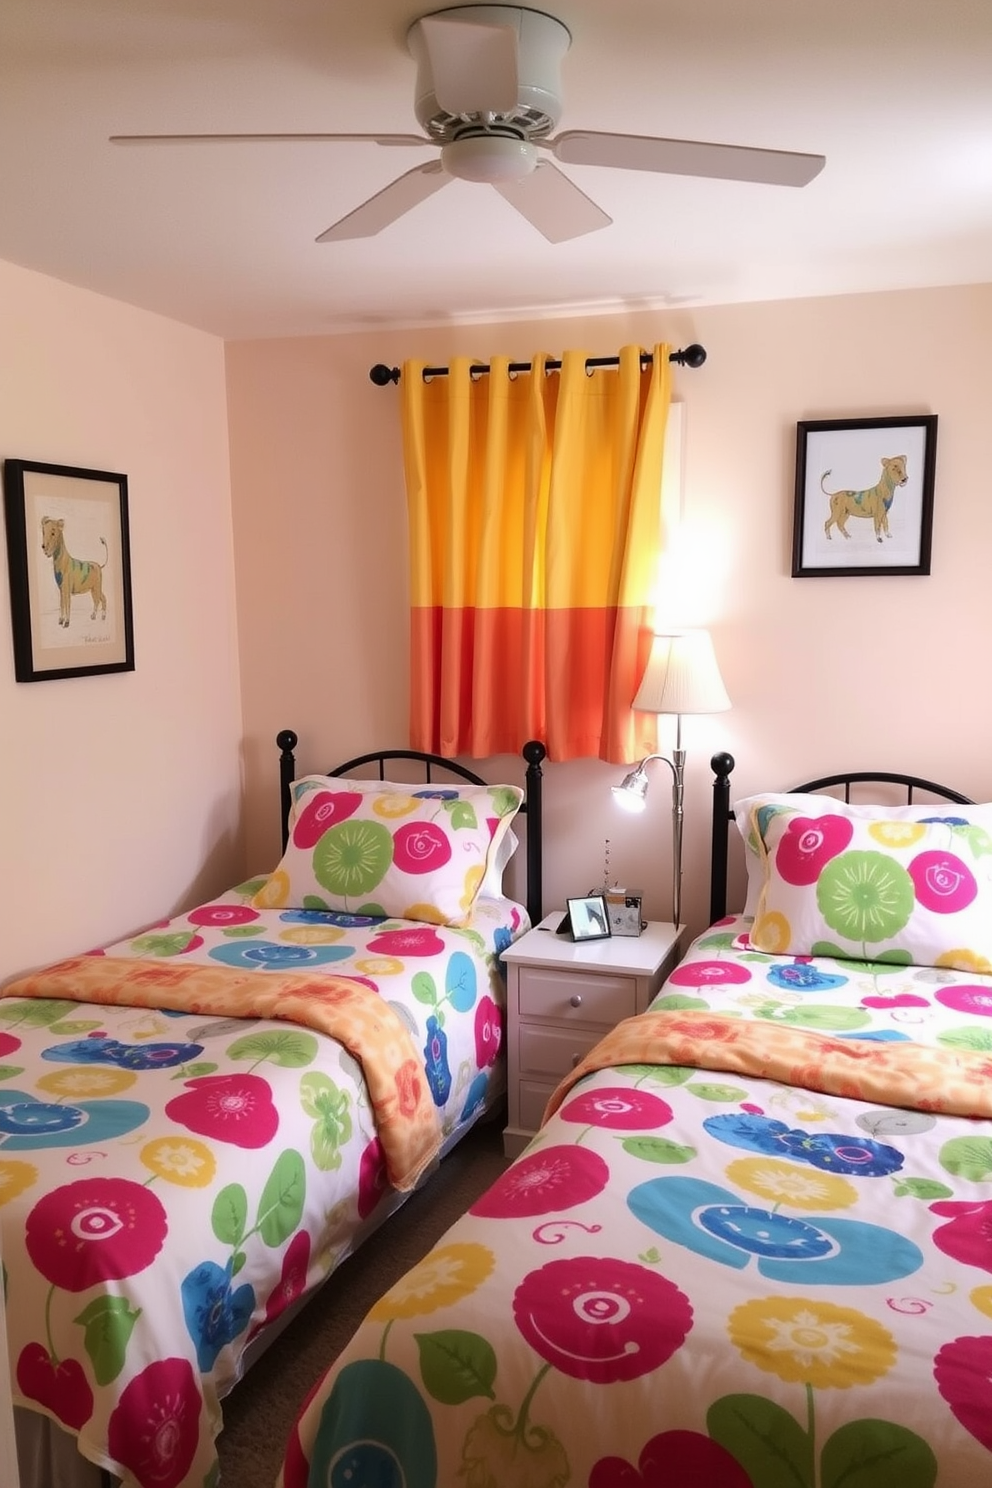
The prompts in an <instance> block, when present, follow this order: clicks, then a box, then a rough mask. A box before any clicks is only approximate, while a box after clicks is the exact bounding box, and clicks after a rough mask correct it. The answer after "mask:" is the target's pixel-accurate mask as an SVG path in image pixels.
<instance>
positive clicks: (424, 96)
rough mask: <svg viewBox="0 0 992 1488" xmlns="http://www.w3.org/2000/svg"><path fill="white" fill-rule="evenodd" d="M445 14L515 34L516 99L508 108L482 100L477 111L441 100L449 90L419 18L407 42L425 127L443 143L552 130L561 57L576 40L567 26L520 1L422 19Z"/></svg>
mask: <svg viewBox="0 0 992 1488" xmlns="http://www.w3.org/2000/svg"><path fill="white" fill-rule="evenodd" d="M442 18H443V19H444V20H445V21H449V20H450V21H455V22H466V23H472V24H475V25H478V26H480V27H489V28H492V27H499V28H504V29H507V30H509V31H511V32H512V33H513V36H514V38H515V49H516V102H515V103H513V104H512V105H511V106H510V107H509V108H505V109H504V108H500V109H498V110H492V109H490V108H486V107H483V106H481V105H480V107H479V109H478V111H476V110H475V109H473V108H471V107H470V108H469V109H468V110H467V111H460V112H459V113H457V114H454V113H452V112H451V110H450V108H445V107H444V105H443V103H441V102H439V100H438V93H439V92H440V93H441V94H442V96H443V95H444V92H445V89H444V86H443V83H442V84H441V86H440V87H439V85H438V82H437V81H436V79H435V76H434V68H433V66H432V63H431V56H430V48H429V46H428V43H427V41H426V40H425V36H424V29H423V26H422V23H421V21H414V23H413V25H412V26H411V27H410V30H409V32H408V33H407V47H408V48H409V51H410V53H411V55H412V57H413V59H414V61H415V62H416V64H417V82H416V88H415V92H414V112H415V113H416V116H417V120H418V122H419V123H420V125H421V127H422V128H423V129H424V131H425V132H426V133H427V134H428V135H430V136H431V138H432V139H436V140H437V141H438V142H439V143H441V144H447V143H448V142H449V141H452V140H458V139H463V138H465V137H466V136H471V135H476V136H477V135H483V134H490V135H497V136H499V135H502V136H503V137H504V138H511V139H518V140H532V139H545V138H546V137H547V136H548V135H550V134H551V133H552V131H553V130H554V128H555V126H556V125H557V123H558V121H559V119H560V118H561V112H562V99H561V62H562V58H563V57H564V55H565V53H566V52H567V51H568V48H569V46H570V45H571V40H572V38H571V35H570V34H569V31H568V29H567V27H565V26H563V25H562V23H561V21H558V20H555V18H554V17H553V16H549V15H545V14H544V13H543V12H542V11H539V10H527V9H525V8H523V7H521V6H515V5H459V6H455V7H452V8H451V9H449V10H444V11H436V12H434V15H433V16H432V17H424V18H423V19H442ZM482 91H483V92H485V91H486V90H485V89H483V90H482ZM506 101H507V102H509V100H506Z"/></svg>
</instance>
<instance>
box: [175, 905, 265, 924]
mask: <svg viewBox="0 0 992 1488" xmlns="http://www.w3.org/2000/svg"><path fill="white" fill-rule="evenodd" d="M186 918H187V919H188V920H189V922H190V924H191V925H212V926H214V927H216V928H217V929H220V930H224V929H226V928H227V927H228V926H229V925H250V924H251V922H252V921H253V920H258V919H261V915H260V914H259V912H258V910H257V909H249V908H248V905H247V904H201V905H200V906H199V907H198V908H197V909H193V910H190V912H189V914H188V915H187V916H186Z"/></svg>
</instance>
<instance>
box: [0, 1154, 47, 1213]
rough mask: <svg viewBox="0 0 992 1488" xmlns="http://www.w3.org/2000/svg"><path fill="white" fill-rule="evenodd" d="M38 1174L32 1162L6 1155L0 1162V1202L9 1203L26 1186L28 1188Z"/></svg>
mask: <svg viewBox="0 0 992 1488" xmlns="http://www.w3.org/2000/svg"><path fill="white" fill-rule="evenodd" d="M37 1176H38V1169H37V1168H36V1167H35V1165H34V1163H29V1162H21V1161H19V1159H18V1158H16V1157H6V1158H4V1159H3V1161H2V1162H0V1204H9V1203H10V1201H11V1199H16V1198H17V1195H18V1194H22V1193H23V1192H24V1190H25V1189H26V1188H30V1187H31V1185H32V1183H33V1182H34V1181H35V1179H36V1178H37Z"/></svg>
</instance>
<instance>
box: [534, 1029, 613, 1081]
mask: <svg viewBox="0 0 992 1488" xmlns="http://www.w3.org/2000/svg"><path fill="white" fill-rule="evenodd" d="M601 1037H602V1035H601V1034H599V1033H595V1032H594V1031H593V1030H592V1029H584V1028H576V1029H575V1030H574V1031H570V1030H569V1029H561V1028H545V1027H543V1026H542V1025H540V1024H536V1023H528V1024H525V1025H524V1026H523V1027H521V1029H520V1041H519V1045H518V1047H519V1050H520V1073H521V1074H528V1075H544V1076H547V1075H550V1076H552V1077H553V1078H554V1080H555V1082H556V1083H557V1081H558V1080H560V1079H561V1077H562V1075H567V1074H568V1073H569V1071H570V1070H573V1069H574V1068H575V1066H576V1065H577V1064H578V1062H579V1060H580V1059H581V1058H582V1056H583V1055H584V1054H588V1053H589V1050H590V1049H591V1048H592V1047H593V1045H594V1044H598V1043H599V1040H600V1038H601Z"/></svg>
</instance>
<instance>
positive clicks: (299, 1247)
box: [252, 1230, 310, 1336]
mask: <svg viewBox="0 0 992 1488" xmlns="http://www.w3.org/2000/svg"><path fill="white" fill-rule="evenodd" d="M309 1269H310V1236H309V1235H308V1234H307V1232H306V1230H297V1232H296V1234H295V1235H294V1236H293V1238H292V1240H291V1241H290V1242H289V1245H288V1246H287V1247H286V1254H285V1255H284V1256H283V1258H282V1274H281V1275H280V1277H279V1281H278V1283H277V1284H276V1285H275V1286H274V1287H273V1288H272V1291H271V1292H270V1293H269V1300H268V1301H267V1302H266V1304H265V1321H266V1322H267V1323H271V1322H273V1321H274V1320H275V1319H276V1318H277V1317H278V1316H279V1314H280V1313H282V1312H284V1311H285V1310H286V1308H287V1307H288V1306H289V1305H290V1303H291V1302H295V1301H296V1299H297V1297H302V1295H303V1293H304V1291H305V1289H306V1284H307V1272H308V1271H309ZM257 1332H258V1328H254V1329H253V1330H252V1336H254V1334H255V1333H257Z"/></svg>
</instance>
